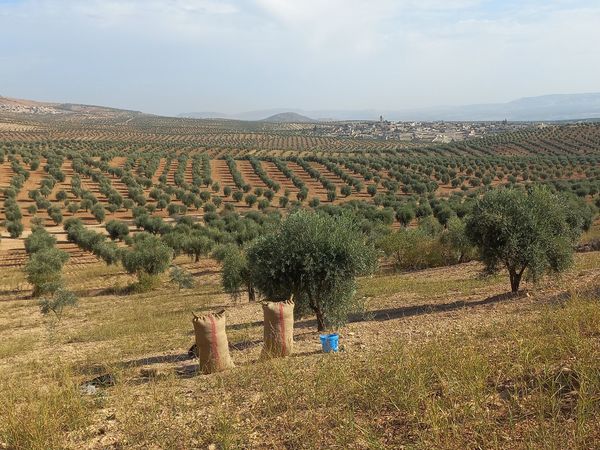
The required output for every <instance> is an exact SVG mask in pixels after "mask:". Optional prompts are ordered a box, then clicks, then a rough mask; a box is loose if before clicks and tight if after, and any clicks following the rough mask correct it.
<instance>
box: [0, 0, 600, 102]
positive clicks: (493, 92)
mask: <svg viewBox="0 0 600 450" xmlns="http://www.w3.org/2000/svg"><path fill="white" fill-rule="evenodd" d="M599 43H600V1H599V0H588V1H584V0H556V1H552V0H547V1H544V0H506V1H505V0H502V1H501V0H395V1H393V0H363V1H361V0H247V1H244V0H120V1H116V0H77V1H68V0H0V95H4V96H9V97H19V98H29V99H36V100H47V101H69V102H78V103H91V104H101V105H108V106H116V107H124V108H132V109H138V110H142V111H145V112H152V113H160V114H177V113H180V112H188V111H219V112H226V113H228V112H238V111H246V110H255V109H267V108H275V107H290V108H291V107H296V108H303V109H362V108H369V109H402V108H406V107H416V106H433V105H443V104H469V103H482V102H496V101H508V100H512V99H515V98H518V97H522V96H533V95H542V94H549V93H576V92H597V91H600V77H599V75H598V74H599V73H600V47H599Z"/></svg>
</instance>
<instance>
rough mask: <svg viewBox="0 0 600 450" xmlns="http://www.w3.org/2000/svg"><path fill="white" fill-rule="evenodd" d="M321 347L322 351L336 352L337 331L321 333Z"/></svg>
mask: <svg viewBox="0 0 600 450" xmlns="http://www.w3.org/2000/svg"><path fill="white" fill-rule="evenodd" d="M319 337H320V338H321V347H323V352H324V353H330V352H337V351H338V341H339V338H340V337H339V336H338V334H337V333H332V334H321V335H320V336H319Z"/></svg>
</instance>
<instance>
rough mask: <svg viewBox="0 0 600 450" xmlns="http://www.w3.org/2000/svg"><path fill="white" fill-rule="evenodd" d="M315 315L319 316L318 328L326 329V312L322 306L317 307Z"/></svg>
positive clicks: (320, 329)
mask: <svg viewBox="0 0 600 450" xmlns="http://www.w3.org/2000/svg"><path fill="white" fill-rule="evenodd" d="M315 315H316V316H317V330H319V331H325V314H324V313H323V310H322V309H321V308H316V309H315Z"/></svg>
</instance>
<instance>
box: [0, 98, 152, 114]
mask: <svg viewBox="0 0 600 450" xmlns="http://www.w3.org/2000/svg"><path fill="white" fill-rule="evenodd" d="M0 112H5V113H13V114H34V115H48V114H51V115H55V114H84V115H93V116H120V115H142V114H143V113H142V112H140V111H133V110H128V109H119V108H111V107H107V106H97V105H84V104H79V103H52V102H38V101H35V100H24V99H16V98H10V97H2V96H0Z"/></svg>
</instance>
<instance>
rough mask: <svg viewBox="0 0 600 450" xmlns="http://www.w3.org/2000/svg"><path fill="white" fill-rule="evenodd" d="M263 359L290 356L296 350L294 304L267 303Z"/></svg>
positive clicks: (264, 311)
mask: <svg viewBox="0 0 600 450" xmlns="http://www.w3.org/2000/svg"><path fill="white" fill-rule="evenodd" d="M263 314H264V347H263V351H262V357H264V358H270V357H278V356H288V355H291V354H292V350H293V349H294V302H292V301H286V302H265V303H263Z"/></svg>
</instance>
